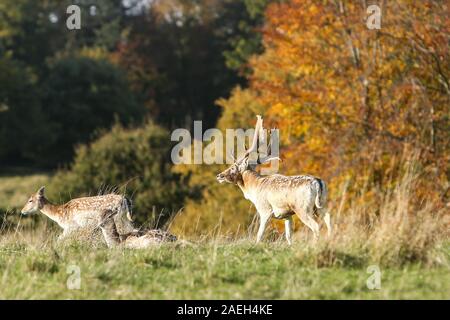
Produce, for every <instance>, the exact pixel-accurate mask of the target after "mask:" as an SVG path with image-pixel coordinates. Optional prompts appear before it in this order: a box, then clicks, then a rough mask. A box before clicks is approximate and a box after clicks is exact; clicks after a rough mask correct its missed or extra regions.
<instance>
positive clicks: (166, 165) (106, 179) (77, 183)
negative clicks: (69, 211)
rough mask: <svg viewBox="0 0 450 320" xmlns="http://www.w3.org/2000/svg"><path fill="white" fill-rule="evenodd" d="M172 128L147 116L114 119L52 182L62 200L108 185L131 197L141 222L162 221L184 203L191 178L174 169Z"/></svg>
mask: <svg viewBox="0 0 450 320" xmlns="http://www.w3.org/2000/svg"><path fill="white" fill-rule="evenodd" d="M168 141H170V137H169V134H168V132H167V131H166V130H164V129H162V128H161V127H159V126H157V125H154V124H153V123H151V122H149V123H148V124H146V125H145V126H144V127H142V128H138V129H126V128H124V127H122V126H121V125H119V124H117V125H115V126H114V127H113V128H112V130H111V131H110V132H109V133H106V134H104V135H103V136H101V137H100V138H99V139H98V140H96V141H95V142H93V143H92V144H90V145H82V146H80V147H78V148H77V150H76V155H75V160H74V162H73V164H72V166H71V168H70V169H69V170H62V171H59V172H58V173H57V174H56V175H55V177H54V179H53V180H52V183H51V188H49V189H50V190H49V191H50V192H53V194H52V193H50V195H52V196H53V197H55V196H58V195H59V197H60V198H62V199H61V200H62V201H67V200H68V199H70V198H71V197H79V196H82V195H93V194H98V193H106V192H109V191H115V192H123V193H125V194H127V195H128V196H129V197H130V198H131V199H132V200H133V211H134V216H135V217H136V218H137V220H138V221H139V222H144V221H146V220H147V222H149V223H150V224H152V225H153V226H154V225H162V224H164V223H165V222H167V221H168V220H170V218H171V217H172V215H173V214H174V213H176V211H178V210H179V209H180V208H181V206H182V205H183V201H184V198H185V196H186V195H187V194H188V192H189V190H188V188H187V187H185V186H186V185H187V184H186V181H185V180H187V179H189V177H187V176H184V177H183V178H182V177H181V176H180V175H178V174H176V173H174V172H172V168H171V167H172V165H171V161H170V147H171V146H170V144H169V143H168Z"/></svg>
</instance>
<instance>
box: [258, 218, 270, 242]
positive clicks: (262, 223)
mask: <svg viewBox="0 0 450 320" xmlns="http://www.w3.org/2000/svg"><path fill="white" fill-rule="evenodd" d="M258 212H259V220H260V221H259V228H258V234H257V236H256V243H258V242H260V241H261V239H262V236H263V234H264V230H266V225H267V222H269V220H270V217H271V216H272V212H271V211H269V210H264V211H260V210H258Z"/></svg>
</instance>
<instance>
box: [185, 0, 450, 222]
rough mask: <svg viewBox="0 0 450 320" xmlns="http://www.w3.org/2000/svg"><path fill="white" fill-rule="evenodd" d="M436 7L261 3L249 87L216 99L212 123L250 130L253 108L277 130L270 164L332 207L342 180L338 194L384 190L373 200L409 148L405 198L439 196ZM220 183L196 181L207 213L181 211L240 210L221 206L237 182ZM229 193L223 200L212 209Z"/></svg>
mask: <svg viewBox="0 0 450 320" xmlns="http://www.w3.org/2000/svg"><path fill="white" fill-rule="evenodd" d="M370 4H377V5H378V6H379V7H380V9H381V13H382V15H381V29H369V28H368V27H367V17H368V16H369V15H370V13H367V7H368V6H369V5H370ZM448 10H449V7H448V4H447V3H445V2H436V1H421V2H411V1H396V2H393V1H389V2H388V1H379V2H370V3H369V2H366V1H362V2H344V1H338V0H336V1H321V2H318V1H312V0H311V1H309V0H307V1H305V0H291V1H285V2H282V3H274V4H271V5H269V7H268V9H267V10H266V22H265V25H264V28H263V45H264V52H263V53H262V54H260V55H257V56H254V57H252V58H251V59H250V62H249V65H250V67H251V73H250V77H249V83H250V85H249V87H248V88H244V89H241V88H238V89H235V90H234V91H233V94H232V96H231V97H230V98H229V99H225V100H220V101H219V104H220V105H221V106H222V107H223V114H222V117H221V119H220V120H219V124H220V125H221V126H222V127H225V128H234V127H235V126H236V124H239V125H241V126H244V127H251V126H252V125H253V123H254V118H253V117H254V115H253V117H252V116H251V115H250V114H252V113H256V112H262V113H263V114H264V115H265V119H266V123H267V124H268V125H270V126H277V127H278V128H280V133H281V144H282V149H281V157H282V159H283V163H282V165H281V170H282V173H286V174H302V173H309V174H314V175H317V176H320V177H322V178H323V179H325V180H326V181H327V182H328V184H329V189H330V198H331V199H330V203H331V205H332V206H333V203H334V202H335V201H336V200H339V197H340V196H342V194H341V192H342V190H345V188H344V187H343V186H347V187H346V188H347V193H348V194H349V195H352V194H355V193H359V194H361V193H364V190H366V189H365V187H367V186H368V185H370V186H375V187H376V188H379V189H381V190H384V192H380V193H379V194H367V197H372V198H373V197H383V196H384V194H385V192H387V190H389V188H390V187H391V186H392V185H394V184H395V182H396V180H397V179H398V177H399V176H400V175H401V174H402V172H401V171H402V168H403V166H402V163H403V162H405V161H408V160H407V159H405V158H404V155H405V154H408V153H412V152H414V153H419V158H418V161H417V164H416V165H417V166H420V167H421V172H422V174H423V176H422V177H421V178H420V182H421V183H420V184H421V185H420V186H419V187H418V188H417V189H415V190H414V192H415V193H416V195H417V197H415V199H416V200H417V203H416V204H417V205H420V203H421V199H423V197H427V198H428V199H433V200H434V201H435V203H436V204H437V205H439V204H440V205H443V204H445V203H446V202H448V190H449V184H448V181H449V176H450V171H449V166H448V161H449V154H450V153H449V145H450V144H449V142H450V140H449V132H450V130H449V129H450V127H449V114H450V112H449V111H450V110H449V106H450V95H449V90H448V88H449V80H448V79H449V76H450V54H449V46H448V41H449V38H450V22H449V19H448V17H447V12H448ZM243 119H244V120H243ZM242 121H247V124H243V123H242ZM206 172H207V173H208V174H209V173H210V172H209V171H207V170H206ZM217 172H219V170H217ZM199 174H200V176H201V175H202V173H199ZM197 180H201V179H200V178H197ZM192 181H196V179H195V178H193V180H192ZM208 181H210V180H208ZM210 183H211V185H212V184H213V183H214V181H212V179H211V181H210ZM220 187H221V188H222V191H221V192H219V191H217V192H216V191H215V190H216V188H215V187H208V189H207V190H206V191H205V194H204V198H203V200H202V201H203V202H202V203H203V204H205V206H204V208H214V209H213V210H211V211H206V210H203V211H202V212H201V213H196V212H198V208H197V207H196V206H195V205H192V206H189V205H188V206H187V207H186V210H185V215H186V217H188V219H190V220H195V219H196V218H198V219H200V220H199V221H201V219H205V221H206V220H207V219H208V217H209V216H216V217H217V216H218V213H217V212H221V213H222V214H223V215H224V218H223V221H227V219H230V218H229V217H230V216H231V215H233V214H234V215H235V217H240V215H242V214H246V213H245V212H242V210H241V211H240V212H238V214H239V215H236V213H237V212H235V211H236V210H234V209H233V207H240V206H242V205H243V203H244V202H243V201H245V200H243V197H241V198H239V197H238V196H237V193H235V192H239V190H234V189H237V188H234V189H233V187H232V186H229V188H228V189H229V190H228V189H227V186H220ZM231 189H233V190H231ZM231 193H232V194H231ZM230 194H231V195H230ZM230 199H231V201H235V205H234V206H226V205H225V206H223V207H221V206H220V204H227V203H229V201H230ZM380 199H381V198H380ZM194 208H196V209H197V211H196V210H195V209H194ZM219 208H221V209H220V210H219ZM225 216H226V218H225ZM180 221H181V222H182V220H181V219H180ZM216 221H217V220H216ZM240 221H242V220H240ZM216 223H217V222H216ZM228 226H230V225H223V226H222V228H223V229H228V228H227V227H228ZM241 226H242V225H241ZM210 227H211V226H209V228H210ZM206 229H208V227H206Z"/></svg>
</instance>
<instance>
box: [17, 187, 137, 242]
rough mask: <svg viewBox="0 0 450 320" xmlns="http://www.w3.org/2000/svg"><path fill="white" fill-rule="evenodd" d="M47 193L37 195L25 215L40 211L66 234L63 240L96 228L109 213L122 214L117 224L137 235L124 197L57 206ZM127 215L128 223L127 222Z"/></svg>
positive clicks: (114, 196)
mask: <svg viewBox="0 0 450 320" xmlns="http://www.w3.org/2000/svg"><path fill="white" fill-rule="evenodd" d="M44 190H45V187H41V188H40V189H39V190H38V191H37V192H36V193H35V194H33V195H32V196H31V197H30V198H29V200H28V201H27V203H26V204H25V206H24V207H23V209H22V211H21V213H22V214H24V215H27V214H32V213H35V212H38V211H40V212H41V213H43V214H44V215H46V216H47V217H49V218H50V219H51V220H53V221H55V222H56V223H57V224H58V225H59V226H60V227H61V228H63V230H64V231H63V233H62V234H61V235H60V236H59V239H62V238H64V237H65V236H67V235H68V234H70V233H71V232H73V231H76V230H79V229H83V228H89V227H95V226H96V225H98V223H100V222H101V221H102V220H101V219H102V216H103V214H104V212H105V211H112V212H115V213H119V214H118V215H117V219H116V220H115V221H116V223H118V224H119V225H120V226H121V228H122V229H123V232H132V231H135V229H134V227H133V225H132V223H131V221H132V217H131V202H130V200H129V199H127V198H126V197H124V196H121V195H118V194H106V195H100V196H94V197H84V198H77V199H72V200H70V201H69V202H67V203H65V204H62V205H55V204H52V203H51V202H50V201H48V200H47V198H46V197H45V194H44ZM125 215H126V218H127V219H125V218H124V216H125Z"/></svg>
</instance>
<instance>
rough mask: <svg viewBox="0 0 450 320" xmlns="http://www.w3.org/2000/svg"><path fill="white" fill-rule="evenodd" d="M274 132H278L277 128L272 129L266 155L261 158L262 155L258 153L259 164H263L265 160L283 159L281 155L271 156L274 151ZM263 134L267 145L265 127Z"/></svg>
mask: <svg viewBox="0 0 450 320" xmlns="http://www.w3.org/2000/svg"><path fill="white" fill-rule="evenodd" d="M274 132H277V130H276V129H272V130H270V136H269V138H268V139H267V141H268V144H267V152H266V157H264V158H263V159H260V155H259V153H258V159H257V163H258V164H263V163H265V162H269V161H272V160H279V161H281V159H280V157H278V156H271V155H270V154H271V153H272V141H273V140H272V133H274ZM261 136H262V140H263V141H264V144H263V145H265V142H266V139H265V137H266V135H265V132H264V130H263V128H261Z"/></svg>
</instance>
